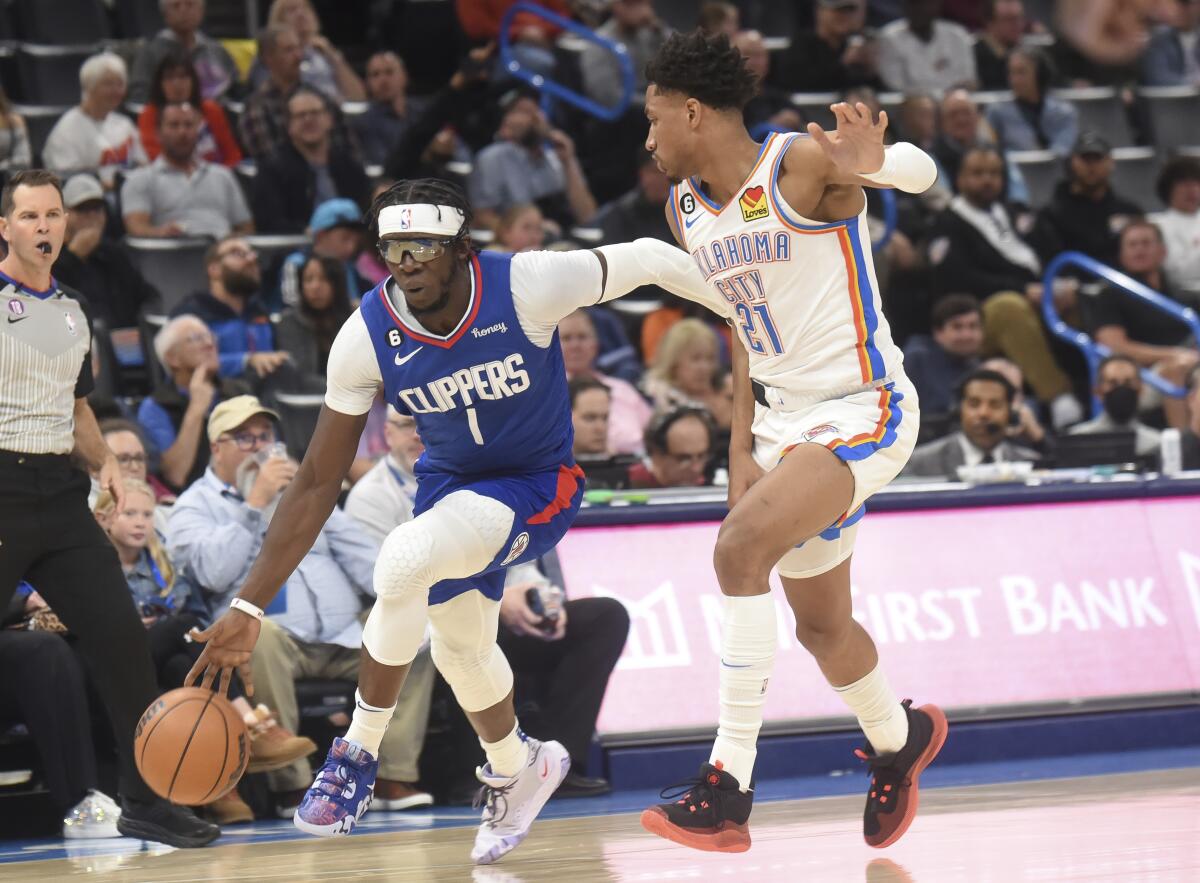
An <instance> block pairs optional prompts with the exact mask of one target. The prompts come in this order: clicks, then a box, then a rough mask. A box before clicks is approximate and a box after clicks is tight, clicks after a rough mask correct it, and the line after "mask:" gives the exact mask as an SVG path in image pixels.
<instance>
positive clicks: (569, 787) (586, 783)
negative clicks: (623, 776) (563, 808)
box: [550, 770, 612, 800]
mask: <svg viewBox="0 0 1200 883" xmlns="http://www.w3.org/2000/svg"><path fill="white" fill-rule="evenodd" d="M605 794H612V785H611V784H609V781H608V779H602V778H599V777H595V778H589V777H588V776H583V775H580V774H579V773H577V772H575V771H574V770H572V771H571V772H569V773H567V776H566V778H565V779H563V780H562V784H561V785H559V786H558V790H557V791H555V792H554V795H553V796H552V797H551V798H550V799H551V800H554V799H555V798H558V797H602V796H604V795H605Z"/></svg>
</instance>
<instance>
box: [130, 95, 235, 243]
mask: <svg viewBox="0 0 1200 883" xmlns="http://www.w3.org/2000/svg"><path fill="white" fill-rule="evenodd" d="M200 122H201V116H200V112H199V111H198V110H197V109H196V108H195V107H193V106H192V105H190V104H186V103H185V104H167V105H164V106H163V108H162V112H161V113H160V114H159V118H158V135H159V141H160V143H161V144H162V153H161V154H159V157H158V159H156V160H154V162H152V163H151V164H150V165H148V166H144V167H142V168H140V169H135V170H134V171H132V172H130V173H129V175H128V177H126V178H125V183H124V184H122V185H121V210H122V211H123V212H124V213H125V232H126V233H128V234H129V235H130V236H155V237H159V236H161V237H173V236H206V237H213V238H215V239H220V238H221V237H223V236H228V235H229V234H230V233H233V234H234V235H239V236H240V235H245V234H248V233H253V232H254V221H253V220H252V219H251V217H250V207H249V206H248V205H246V197H245V196H244V195H243V194H242V187H241V185H240V184H239V183H238V181H237V178H236V177H234V174H233V172H231V171H229V169H227V168H226V167H225V166H222V165H216V164H213V163H209V162H205V161H204V160H203V159H201V158H200V157H199V156H198V154H197V151H196V145H197V144H198V143H199V140H200Z"/></svg>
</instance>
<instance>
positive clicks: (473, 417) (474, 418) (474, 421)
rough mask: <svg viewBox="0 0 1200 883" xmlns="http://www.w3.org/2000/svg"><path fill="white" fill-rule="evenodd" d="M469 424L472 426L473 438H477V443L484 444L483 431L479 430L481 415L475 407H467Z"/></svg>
mask: <svg viewBox="0 0 1200 883" xmlns="http://www.w3.org/2000/svg"><path fill="white" fill-rule="evenodd" d="M467 425H468V426H470V427H471V438H473V439H475V444H477V445H481V444H483V433H482V432H480V431H479V415H478V414H476V413H475V409H474V408H467Z"/></svg>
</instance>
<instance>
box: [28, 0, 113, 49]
mask: <svg viewBox="0 0 1200 883" xmlns="http://www.w3.org/2000/svg"><path fill="white" fill-rule="evenodd" d="M13 11H14V13H15V14H16V26H17V36H18V37H19V38H20V39H21V40H23V41H25V42H28V43H41V44H44V45H51V46H80V45H83V44H91V45H93V46H94V45H95V44H98V43H99V42H100V41H102V40H107V39H109V38H110V37H111V36H112V30H111V28H110V27H109V23H108V11H107V10H106V9H105V7H104V4H103V3H102V2H101V0H15V2H14V3H13Z"/></svg>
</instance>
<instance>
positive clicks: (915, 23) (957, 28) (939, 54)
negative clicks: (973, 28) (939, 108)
mask: <svg viewBox="0 0 1200 883" xmlns="http://www.w3.org/2000/svg"><path fill="white" fill-rule="evenodd" d="M941 10H942V0H904V18H902V19H897V20H896V21H893V22H891V23H890V24H888V25H886V26H885V27H884V28H883V29H881V30H880V32H879V76H880V78H881V79H882V80H883V85H884V86H885V87H886V88H888V89H890V90H892V91H893V92H904V93H908V92H945V91H946V90H947V89H953V88H954V87H956V86H963V87H965V88H968V89H973V88H975V84H976V81H977V79H978V77H977V74H976V71H975V52H974V49H973V47H972V45H971V35H970V34H968V33H967V31H966V29H965V28H964V27H963V26H962V25H958V24H955V23H954V22H950V21H946V20H945V19H942V18H938V15H939V13H940V12H941Z"/></svg>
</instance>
